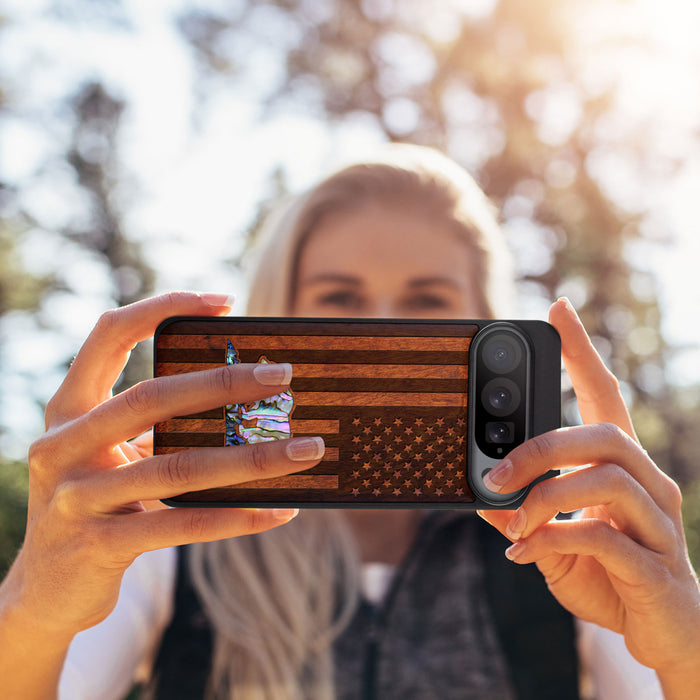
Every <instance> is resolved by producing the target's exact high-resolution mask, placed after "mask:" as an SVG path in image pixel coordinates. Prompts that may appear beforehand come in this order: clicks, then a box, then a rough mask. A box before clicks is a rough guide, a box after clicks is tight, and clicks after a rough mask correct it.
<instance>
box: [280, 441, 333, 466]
mask: <svg viewBox="0 0 700 700" xmlns="http://www.w3.org/2000/svg"><path fill="white" fill-rule="evenodd" d="M325 451H326V445H325V443H324V442H323V438H320V437H310V438H297V439H294V440H287V457H289V459H291V460H292V461H293V462H306V461H308V460H311V459H321V457H323V453H324V452H325Z"/></svg>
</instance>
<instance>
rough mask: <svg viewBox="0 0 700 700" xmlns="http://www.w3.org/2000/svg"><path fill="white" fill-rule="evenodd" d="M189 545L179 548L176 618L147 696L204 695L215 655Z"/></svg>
mask: <svg viewBox="0 0 700 700" xmlns="http://www.w3.org/2000/svg"><path fill="white" fill-rule="evenodd" d="M188 551H189V550H188V547H187V546H186V545H184V546H181V547H178V548H177V579H176V584H175V600H174V606H173V618H172V620H171V622H170V624H169V625H168V627H167V628H166V630H165V633H164V634H163V639H162V641H161V645H160V649H159V651H158V655H157V657H156V660H155V663H154V666H153V673H152V676H151V680H150V682H149V684H148V688H147V690H146V693H145V697H147V698H152V699H153V700H157V699H159V698H168V700H192V698H203V697H204V696H205V689H206V686H207V681H208V679H209V674H210V672H211V661H212V655H213V646H214V643H213V636H212V630H211V626H210V623H209V621H208V620H207V618H206V616H205V613H204V610H203V607H202V604H201V603H200V601H199V598H198V597H197V593H196V591H195V589H194V585H193V583H192V579H191V577H190V574H189V565H188V558H189V557H188Z"/></svg>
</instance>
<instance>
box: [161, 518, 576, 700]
mask: <svg viewBox="0 0 700 700" xmlns="http://www.w3.org/2000/svg"><path fill="white" fill-rule="evenodd" d="M467 532H470V533H471V535H470V537H471V539H469V537H466V541H467V542H476V543H478V544H477V549H478V553H474V554H475V555H476V556H478V558H479V560H480V561H481V562H483V566H482V567H481V568H482V572H481V574H480V575H479V579H478V580H479V582H480V584H479V589H483V596H484V600H485V607H487V608H488V613H489V617H490V620H489V623H490V625H491V627H493V628H495V633H496V634H495V636H496V638H497V640H496V645H497V646H498V648H499V649H498V651H499V652H500V653H498V654H496V655H497V656H500V657H502V659H503V664H502V666H501V667H503V666H505V668H507V671H506V674H507V675H508V679H506V681H505V682H506V683H507V684H508V685H509V686H510V689H511V690H512V695H513V696H514V697H515V698H517V699H518V700H530V699H532V700H535V699H537V700H550V699H551V700H578V697H579V695H578V675H577V669H578V659H577V654H576V648H575V639H574V625H573V618H572V617H571V615H570V614H569V613H568V612H567V611H565V610H564V609H563V608H562V607H561V606H560V605H559V604H558V603H557V602H556V600H555V599H554V598H553V597H552V595H551V594H550V593H549V591H548V590H547V587H546V585H545V583H544V580H543V577H542V575H541V574H540V573H539V571H538V570H537V568H536V567H535V566H534V565H524V566H523V565H517V564H514V563H512V562H510V561H508V560H507V559H506V558H505V556H504V555H503V551H504V550H505V548H506V547H507V546H508V545H509V544H510V543H509V541H508V540H506V539H505V538H504V537H503V536H502V535H500V533H498V532H497V531H496V530H494V529H493V528H492V527H491V526H490V525H488V524H486V523H485V522H483V521H482V520H481V519H480V518H478V517H474V516H473V515H472V514H468V513H464V512H461V513H460V512H456V511H451V512H446V511H442V512H436V513H432V514H430V515H429V516H428V517H427V518H426V522H425V524H424V527H423V528H422V530H421V532H420V533H419V536H418V537H417V541H416V543H415V545H414V551H413V552H412V554H409V556H408V557H407V560H408V563H407V564H404V565H403V566H402V570H403V574H402V571H400V572H399V574H398V575H397V583H396V584H395V586H394V589H393V590H392V591H390V593H389V596H388V599H389V605H391V599H392V597H393V598H397V597H400V593H397V592H396V589H397V588H398V589H399V592H400V591H401V587H402V581H401V579H402V575H403V578H404V579H407V580H405V581H404V585H409V586H412V587H413V589H414V591H413V592H412V593H411V595H412V596H413V597H408V598H406V597H405V596H404V598H403V602H402V603H399V604H402V605H403V606H404V609H403V610H400V611H398V612H397V615H395V616H394V617H395V618H396V617H398V618H399V619H398V625H397V624H396V619H395V622H394V624H393V627H392V626H391V625H392V623H391V620H390V619H389V621H388V622H387V619H386V611H384V610H382V609H379V610H376V609H374V608H372V607H371V606H369V605H366V604H363V605H361V606H359V608H358V611H357V614H356V616H355V619H353V621H352V622H351V624H350V626H349V628H348V630H347V634H345V633H344V634H342V635H341V637H340V639H339V640H338V642H337V643H336V645H335V649H334V651H335V654H336V659H342V662H343V666H342V668H341V670H342V673H341V674H340V675H338V674H337V675H336V684H337V687H338V689H339V693H338V695H339V697H341V696H342V697H343V698H346V697H347V698H357V700H360V699H362V700H375V699H376V700H380V699H381V700H384V698H387V697H397V698H398V697H402V699H403V698H417V699H418V698H420V699H421V700H423V699H425V700H431V698H440V700H443V698H447V697H449V698H462V697H473V696H474V695H473V693H472V695H469V694H468V693H467V690H466V689H465V683H469V681H468V680H465V681H464V683H462V684H461V686H460V683H459V682H455V681H454V678H460V675H459V674H460V673H461V672H462V669H461V666H460V664H463V662H464V658H463V657H459V654H455V663H454V664H452V665H453V666H455V665H456V666H458V667H457V668H456V669H448V670H449V672H450V673H452V677H447V676H448V675H449V674H448V673H440V671H439V666H438V673H439V676H440V677H439V678H438V676H437V675H436V673H435V671H433V673H434V675H433V679H435V680H436V683H437V686H440V681H444V682H445V683H446V685H445V686H444V687H439V689H435V690H427V688H432V686H431V685H430V683H431V681H430V679H428V680H425V679H421V678H420V676H417V677H416V678H417V679H418V680H416V682H415V686H414V682H413V680H412V678H411V675H410V674H411V673H412V672H419V671H416V669H415V668H414V667H415V666H416V664H411V663H410V662H409V663H408V664H406V668H405V669H401V668H400V667H399V666H396V664H395V665H394V667H392V669H390V671H389V672H391V671H392V670H396V671H397V672H396V673H395V674H394V675H395V676H396V678H395V679H387V678H386V675H387V671H386V668H384V670H381V668H380V661H381V663H384V664H385V665H386V663H387V661H386V657H387V656H390V655H391V650H388V649H383V648H382V646H381V643H379V645H378V643H377V637H378V635H377V634H376V630H377V628H378V629H379V630H380V632H381V631H382V629H383V627H384V625H385V624H389V625H390V631H391V630H393V629H395V628H396V627H397V626H398V627H399V628H401V629H402V633H404V634H408V636H411V635H412V634H413V635H414V636H416V635H418V634H420V632H417V633H416V632H414V631H412V630H413V628H412V627H410V626H409V627H408V632H407V633H406V632H405V631H404V629H403V628H405V627H406V625H405V624H404V623H405V621H406V618H410V617H413V615H412V614H411V611H410V610H406V605H407V603H406V601H409V604H411V601H414V607H417V606H420V608H421V609H422V608H423V607H424V605H423V602H422V601H425V602H426V604H427V605H434V606H435V605H439V603H440V602H441V601H440V600H437V601H435V598H436V596H439V595H440V582H441V581H442V579H443V578H444V577H445V576H449V574H450V572H451V570H450V569H447V568H443V569H442V573H441V569H440V567H442V566H444V567H448V566H452V567H453V568H456V566H455V564H454V562H451V561H450V560H451V559H454V557H455V556H459V554H460V551H461V550H460V547H461V546H462V545H463V542H464V541H465V536H466V533H467ZM411 562H412V563H411ZM412 566H413V568H414V569H415V568H416V567H418V568H421V567H422V568H425V569H426V570H427V571H428V572H429V573H428V576H426V575H425V571H424V572H423V575H422V582H421V580H420V579H417V578H416V577H415V576H413V575H412V573H411V570H410V569H411V567H412ZM472 568H474V567H472ZM476 568H479V567H476ZM406 569H408V571H406ZM177 571H178V573H177V584H176V590H175V603H174V615H173V619H172V621H171V623H170V625H169V626H168V628H167V629H166V631H165V633H164V636H163V641H162V644H161V648H160V651H159V654H158V656H157V659H156V663H155V667H154V673H153V680H152V683H151V687H150V693H149V695H151V696H152V697H154V698H163V699H165V698H167V699H168V700H179V699H180V698H182V699H183V700H193V699H197V698H202V697H204V689H205V687H206V682H207V678H208V676H209V672H210V664H211V658H212V649H213V640H212V632H211V627H210V624H209V621H208V619H207V617H206V615H205V614H204V611H203V608H202V605H201V603H200V601H199V599H198V597H197V594H196V592H195V590H194V587H193V584H192V581H191V580H190V576H189V571H188V566H187V547H182V548H180V549H179V556H178V567H177ZM415 581H418V584H416V583H415ZM421 587H422V590H423V592H421ZM416 588H418V593H416V592H415V589H416ZM426 591H429V593H426ZM473 595H474V591H473V590H472V591H470V592H468V593H466V595H465V598H466V597H467V596H473ZM421 596H422V598H421ZM415 601H418V602H417V603H415ZM466 604H467V606H471V605H472V601H471V599H468V600H467V601H466ZM443 608H444V606H443ZM426 614H428V615H429V614H430V613H429V612H428V613H426ZM444 617H445V615H444V611H443V614H442V618H440V619H439V620H438V623H436V624H437V625H438V626H439V625H440V624H442V625H443V626H444V627H445V625H447V626H446V627H445V629H446V630H449V624H450V622H451V621H450V620H447V621H445V620H444ZM428 620H430V618H429V617H428ZM454 622H455V624H458V623H459V615H458V613H455V620H454ZM402 625H403V627H402ZM487 626H488V625H487ZM418 629H420V627H419V626H418ZM368 631H369V632H371V634H370V633H368ZM436 633H437V634H440V633H441V632H440V630H437V632H436ZM447 633H448V634H449V631H448V632H447ZM457 634H458V633H457ZM457 634H456V635H455V638H454V644H455V645H457V644H459V639H458V638H457ZM379 638H380V640H381V636H380V637H379ZM414 641H415V640H414ZM422 641H423V640H419V641H418V642H416V644H417V645H418V647H417V648H418V649H420V648H421V647H420V643H422ZM447 642H448V645H449V643H450V639H448V640H447ZM426 644H427V645H428V648H431V647H430V642H429V641H426ZM358 647H362V648H358ZM432 648H435V644H433V647H432ZM448 648H449V647H448ZM398 649H399V650H401V649H402V647H400V646H399V647H398ZM394 654H396V651H395V650H394ZM488 658H489V660H490V655H489V657H488ZM353 664H354V665H353ZM337 665H338V663H337V662H336V666H337ZM493 668H499V667H498V666H495V667H494V666H493V665H492V668H491V671H492V672H493ZM428 673H430V669H429V670H428ZM382 674H383V675H382ZM443 676H444V678H443ZM421 680H422V681H423V685H421V683H420V682H419V681H421ZM387 683H389V685H387ZM393 683H396V687H397V690H396V692H392V691H390V690H388V688H393V687H394V686H393V685H392V684H393ZM401 683H404V685H405V684H408V686H406V687H408V688H409V689H411V688H412V689H413V690H409V691H408V692H407V691H406V688H405V687H404V688H403V689H402V690H400V691H399V690H398V688H400V687H401ZM426 684H427V685H426ZM350 686H353V687H350ZM341 689H342V692H340V691H341ZM479 697H484V698H485V697H487V694H486V693H484V694H483V695H482V694H479ZM488 697H499V696H498V694H495V695H493V694H491V693H489V694H488Z"/></svg>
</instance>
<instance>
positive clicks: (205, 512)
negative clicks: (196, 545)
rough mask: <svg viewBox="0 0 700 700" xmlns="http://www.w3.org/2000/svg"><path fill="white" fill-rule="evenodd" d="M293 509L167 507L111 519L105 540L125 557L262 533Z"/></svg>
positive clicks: (287, 517)
mask: <svg viewBox="0 0 700 700" xmlns="http://www.w3.org/2000/svg"><path fill="white" fill-rule="evenodd" d="M297 513H298V510H297V509H296V508H169V509H167V510H153V511H146V512H143V513H134V514H129V515H128V516H115V517H114V518H113V519H112V520H111V522H110V523H109V525H108V529H111V530H112V533H111V536H110V535H109V534H108V537H109V540H110V541H111V542H113V546H114V548H115V550H116V551H119V552H120V553H122V554H123V555H124V556H125V557H127V558H131V557H136V556H138V555H139V554H141V553H142V552H147V551H150V550H153V549H162V548H164V547H175V546H177V545H181V544H189V543H191V542H211V541H213V540H222V539H228V538H229V537H240V536H242V535H251V534H254V533H257V532H263V531H265V530H269V529H270V528H273V527H277V526H278V525H282V524H284V523H286V522H289V520H291V519H292V518H293V517H295V516H296V514H297Z"/></svg>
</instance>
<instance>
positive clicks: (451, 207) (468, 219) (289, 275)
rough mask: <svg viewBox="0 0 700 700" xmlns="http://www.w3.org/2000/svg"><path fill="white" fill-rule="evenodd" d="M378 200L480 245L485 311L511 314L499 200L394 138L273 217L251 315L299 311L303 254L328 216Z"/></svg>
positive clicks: (258, 262)
mask: <svg viewBox="0 0 700 700" xmlns="http://www.w3.org/2000/svg"><path fill="white" fill-rule="evenodd" d="M372 203H379V204H389V205H391V204H394V205H400V206H401V207H402V208H405V207H406V206H410V207H414V208H415V209H417V210H419V211H420V212H421V213H424V214H427V215H429V216H431V217H432V218H434V220H435V221H436V222H438V223H445V224H447V225H448V226H450V227H452V228H453V230H454V231H455V232H456V233H457V235H458V236H459V237H460V238H461V239H462V240H464V242H465V243H466V245H467V246H468V247H469V248H470V249H471V251H472V259H473V265H472V269H470V270H465V275H470V276H472V277H473V279H474V283H475V284H474V285H473V286H474V288H475V289H476V290H477V293H478V294H479V295H480V298H479V299H478V306H479V308H481V309H483V315H484V317H492V318H497V317H505V316H507V315H508V313H510V309H511V306H512V302H513V297H514V293H513V286H514V281H513V277H514V273H513V265H512V257H511V255H510V251H509V250H508V248H507V246H506V244H505V241H504V238H503V233H502V232H501V229H500V227H499V225H498V223H497V220H496V215H495V208H494V207H493V205H492V204H491V202H490V201H489V200H488V198H487V197H486V195H485V194H484V193H483V192H482V191H481V189H480V188H479V186H478V185H477V184H476V182H475V181H474V179H473V178H472V177H471V175H469V173H467V171H466V170H464V169H463V168H462V167H460V166H459V165H458V164H457V163H455V162H454V161H453V160H450V159H449V158H448V157H447V156H445V155H443V154H442V153H440V152H439V151H436V150H433V149H431V148H425V147H422V146H413V145H408V144H391V145H390V146H387V147H385V152H384V154H383V155H380V157H379V158H377V159H376V160H374V161H364V162H362V163H358V164H356V165H350V166H348V167H346V168H343V169H342V170H339V171H338V172H336V173H334V174H332V175H331V176H330V177H328V178H326V179H325V180H323V181H321V182H320V183H319V184H318V185H317V186H316V187H314V188H312V189H311V190H309V191H308V192H307V193H306V194H304V195H302V196H300V197H297V198H295V199H292V200H290V201H289V202H287V204H286V205H285V206H281V207H280V208H278V209H277V210H276V211H275V212H273V214H272V215H271V216H270V217H269V218H268V219H267V221H266V222H265V223H264V225H263V226H262V228H261V230H260V232H259V234H258V235H257V238H258V240H257V241H256V245H255V248H256V250H257V255H255V256H253V265H252V276H251V277H250V282H249V285H248V287H249V290H250V296H249V300H248V306H247V312H248V315H250V316H284V315H289V314H291V313H292V309H293V304H294V297H295V292H296V282H297V280H296V273H297V269H298V264H299V257H300V255H301V252H302V251H303V248H304V245H305V243H306V242H307V240H308V238H309V236H310V235H311V233H312V232H313V231H314V230H315V229H316V227H317V226H318V224H319V222H320V221H321V219H322V218H323V217H324V216H326V215H328V214H330V213H338V212H340V213H342V212H348V211H353V210H354V211H357V210H359V209H362V208H363V207H365V206H368V205H370V204H372Z"/></svg>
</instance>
